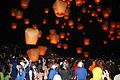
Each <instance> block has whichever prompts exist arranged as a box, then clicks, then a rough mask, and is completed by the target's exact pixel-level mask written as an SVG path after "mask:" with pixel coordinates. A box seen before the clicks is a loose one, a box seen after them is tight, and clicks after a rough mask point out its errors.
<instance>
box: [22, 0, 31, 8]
mask: <svg viewBox="0 0 120 80" xmlns="http://www.w3.org/2000/svg"><path fill="white" fill-rule="evenodd" d="M29 2H30V0H21V8H23V9H27V8H28V5H29Z"/></svg>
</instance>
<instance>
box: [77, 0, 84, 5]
mask: <svg viewBox="0 0 120 80" xmlns="http://www.w3.org/2000/svg"><path fill="white" fill-rule="evenodd" d="M75 2H76V6H81V5H82V3H83V2H82V0H75Z"/></svg>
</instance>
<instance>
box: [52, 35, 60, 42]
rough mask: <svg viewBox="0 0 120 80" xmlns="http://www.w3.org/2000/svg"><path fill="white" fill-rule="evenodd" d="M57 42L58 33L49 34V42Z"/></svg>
mask: <svg viewBox="0 0 120 80" xmlns="http://www.w3.org/2000/svg"><path fill="white" fill-rule="evenodd" d="M58 42H59V35H57V34H54V35H50V43H51V44H57V43H58Z"/></svg>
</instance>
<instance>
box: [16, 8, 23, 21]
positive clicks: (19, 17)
mask: <svg viewBox="0 0 120 80" xmlns="http://www.w3.org/2000/svg"><path fill="white" fill-rule="evenodd" d="M22 17H23V11H20V10H17V11H16V19H22Z"/></svg>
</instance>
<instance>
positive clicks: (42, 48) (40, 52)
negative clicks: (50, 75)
mask: <svg viewBox="0 0 120 80" xmlns="http://www.w3.org/2000/svg"><path fill="white" fill-rule="evenodd" d="M38 49H39V55H41V56H44V55H45V53H46V51H47V47H46V46H38Z"/></svg>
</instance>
